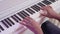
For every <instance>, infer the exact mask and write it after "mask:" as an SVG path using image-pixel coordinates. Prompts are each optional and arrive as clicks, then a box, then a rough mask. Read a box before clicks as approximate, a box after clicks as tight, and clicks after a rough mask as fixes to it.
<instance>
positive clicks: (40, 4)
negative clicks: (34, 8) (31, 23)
mask: <svg viewBox="0 0 60 34" xmlns="http://www.w3.org/2000/svg"><path fill="white" fill-rule="evenodd" d="M37 5H39V6H41V7H43V6H45V5H44V4H42V3H41V2H39V3H38V4H37Z"/></svg>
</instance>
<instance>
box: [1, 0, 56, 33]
mask: <svg viewBox="0 0 60 34" xmlns="http://www.w3.org/2000/svg"><path fill="white" fill-rule="evenodd" d="M54 2H56V0H43V1H41V2H38V3H36V4H35V5H33V6H31V7H30V8H29V7H28V8H26V9H25V10H22V11H20V12H18V13H16V14H14V15H12V16H10V17H8V18H5V19H3V20H1V21H0V23H2V24H3V25H4V26H5V27H6V28H7V29H8V28H10V27H12V26H13V25H15V23H14V21H15V22H17V23H19V22H20V21H21V20H22V19H24V18H25V17H27V16H30V14H31V15H33V14H34V13H36V12H39V11H40V7H42V6H46V5H50V4H52V3H54ZM35 11H36V12H35ZM28 13H29V14H28ZM20 18H22V19H20ZM4 30H5V28H3V27H2V25H0V33H1V32H2V31H4Z"/></svg>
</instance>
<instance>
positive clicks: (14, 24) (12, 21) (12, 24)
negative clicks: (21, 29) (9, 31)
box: [7, 18, 15, 25]
mask: <svg viewBox="0 0 60 34" xmlns="http://www.w3.org/2000/svg"><path fill="white" fill-rule="evenodd" d="M7 20H8V21H9V22H10V23H11V24H12V25H15V23H14V22H13V21H12V20H11V19H10V18H7Z"/></svg>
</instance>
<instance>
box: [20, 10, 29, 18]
mask: <svg viewBox="0 0 60 34" xmlns="http://www.w3.org/2000/svg"><path fill="white" fill-rule="evenodd" d="M21 14H23V15H24V16H25V17H27V16H29V15H27V13H26V12H25V11H21Z"/></svg>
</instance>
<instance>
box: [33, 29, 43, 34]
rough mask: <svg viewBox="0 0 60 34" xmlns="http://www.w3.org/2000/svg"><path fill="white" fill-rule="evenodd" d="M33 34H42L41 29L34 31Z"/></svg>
mask: <svg viewBox="0 0 60 34" xmlns="http://www.w3.org/2000/svg"><path fill="white" fill-rule="evenodd" d="M34 33H35V34H43V31H42V28H39V29H38V30H36V32H34Z"/></svg>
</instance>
